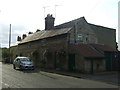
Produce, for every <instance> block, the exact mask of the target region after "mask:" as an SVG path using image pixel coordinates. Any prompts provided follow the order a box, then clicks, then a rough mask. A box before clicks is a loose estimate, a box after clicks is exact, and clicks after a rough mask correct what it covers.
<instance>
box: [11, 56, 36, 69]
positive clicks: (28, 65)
mask: <svg viewBox="0 0 120 90" xmlns="http://www.w3.org/2000/svg"><path fill="white" fill-rule="evenodd" d="M13 68H14V69H16V68H19V69H21V70H23V69H34V64H33V62H32V61H31V60H30V58H29V57H17V58H16V59H15V60H14V61H13Z"/></svg>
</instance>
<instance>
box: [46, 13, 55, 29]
mask: <svg viewBox="0 0 120 90" xmlns="http://www.w3.org/2000/svg"><path fill="white" fill-rule="evenodd" d="M54 21H55V18H54V17H53V16H52V14H51V15H50V14H48V15H47V17H46V18H45V30H51V29H53V28H54Z"/></svg>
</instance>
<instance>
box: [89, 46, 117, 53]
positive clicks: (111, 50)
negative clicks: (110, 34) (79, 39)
mask: <svg viewBox="0 0 120 90" xmlns="http://www.w3.org/2000/svg"><path fill="white" fill-rule="evenodd" d="M91 45H92V46H93V47H95V48H96V49H99V50H102V51H108V52H116V51H117V50H116V49H114V48H112V47H110V46H107V45H102V44H91Z"/></svg>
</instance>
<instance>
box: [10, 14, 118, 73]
mask: <svg viewBox="0 0 120 90" xmlns="http://www.w3.org/2000/svg"><path fill="white" fill-rule="evenodd" d="M54 20H55V18H54V17H52V15H47V17H46V18H45V30H42V31H40V30H37V32H35V33H31V34H29V35H28V36H26V37H24V39H23V40H21V41H20V43H19V44H18V45H17V48H16V49H17V53H16V54H17V55H22V56H29V57H31V58H32V59H33V60H34V62H35V63H36V66H38V67H41V68H49V69H50V68H51V69H56V70H69V71H78V72H83V73H95V72H102V71H106V70H107V71H109V70H111V64H110V63H109V62H111V61H110V60H109V59H111V57H110V58H109V59H108V58H107V54H108V53H106V52H116V39H115V38H116V36H115V35H116V34H115V29H110V28H106V27H102V26H98V25H93V24H90V23H88V22H87V21H86V20H85V18H84V17H81V18H78V19H76V20H73V21H70V22H67V23H64V24H61V25H58V26H54ZM101 35H102V37H101ZM11 48H13V47H11ZM105 48H109V49H105ZM104 49H105V50H104ZM112 55H113V54H112ZM106 60H108V61H106ZM107 66H108V67H107Z"/></svg>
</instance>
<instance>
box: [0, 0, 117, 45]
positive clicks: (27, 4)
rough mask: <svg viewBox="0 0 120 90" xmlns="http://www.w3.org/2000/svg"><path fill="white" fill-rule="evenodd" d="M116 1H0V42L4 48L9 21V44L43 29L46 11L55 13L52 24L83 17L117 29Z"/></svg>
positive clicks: (6, 43) (91, 21)
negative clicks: (10, 29) (10, 30)
mask: <svg viewBox="0 0 120 90" xmlns="http://www.w3.org/2000/svg"><path fill="white" fill-rule="evenodd" d="M118 1H119V0H0V39H1V45H2V47H8V42H9V39H8V35H9V25H10V24H12V44H13V43H15V42H16V38H17V36H18V35H19V36H21V35H22V34H27V33H28V32H29V31H31V32H35V31H36V30H37V29H40V30H44V16H46V15H47V14H49V13H50V14H53V16H54V17H55V16H56V20H55V25H59V24H61V23H65V22H68V21H71V20H74V19H77V18H79V17H82V16H84V17H85V19H86V20H87V22H89V23H93V24H96V25H101V26H105V27H110V28H114V29H116V30H117V31H118ZM55 6H56V10H55ZM43 7H46V8H45V9H44V8H43ZM44 10H45V13H44ZM117 41H118V38H117Z"/></svg>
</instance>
